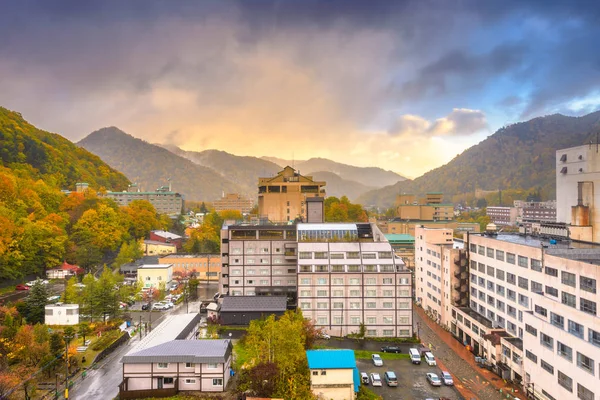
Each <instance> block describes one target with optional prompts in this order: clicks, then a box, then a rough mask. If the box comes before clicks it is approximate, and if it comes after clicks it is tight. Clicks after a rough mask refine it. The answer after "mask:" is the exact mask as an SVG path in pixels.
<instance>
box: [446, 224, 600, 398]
mask: <svg viewBox="0 0 600 400" xmlns="http://www.w3.org/2000/svg"><path fill="white" fill-rule="evenodd" d="M468 254H469V281H470V287H469V294H470V301H469V307H463V308H460V307H453V312H452V315H453V321H452V323H451V332H452V333H453V334H454V335H455V336H457V338H458V339H459V340H460V341H461V342H463V343H465V344H466V345H468V346H470V347H471V348H472V349H473V351H474V352H475V353H476V354H477V355H481V356H483V357H484V358H486V359H487V361H488V362H489V363H490V364H492V365H493V366H494V367H495V369H496V371H497V372H498V373H499V375H501V376H502V377H503V378H508V379H513V380H516V381H518V382H522V384H523V385H524V388H525V390H526V391H528V392H530V393H531V394H533V393H535V396H537V397H536V398H540V399H567V398H582V399H595V398H597V397H594V396H598V395H599V394H600V391H599V390H598V389H597V382H598V379H599V378H600V371H599V369H600V365H599V364H598V363H599V362H600V319H599V318H598V311H597V305H598V302H599V301H600V296H599V295H598V290H597V282H598V280H600V269H599V268H598V265H599V264H600V246H599V245H594V244H589V243H581V242H574V241H573V242H569V243H565V244H563V243H561V242H554V243H550V242H548V241H545V240H540V238H539V237H534V238H532V237H525V236H517V235H501V234H500V235H497V236H478V235H470V237H469V242H468Z"/></svg>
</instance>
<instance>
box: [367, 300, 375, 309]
mask: <svg viewBox="0 0 600 400" xmlns="http://www.w3.org/2000/svg"><path fill="white" fill-rule="evenodd" d="M365 304H366V306H367V308H377V303H375V302H374V301H369V302H367V303H365Z"/></svg>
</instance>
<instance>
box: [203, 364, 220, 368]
mask: <svg viewBox="0 0 600 400" xmlns="http://www.w3.org/2000/svg"><path fill="white" fill-rule="evenodd" d="M218 367H219V364H217V363H208V364H206V368H208V369H217V368H218Z"/></svg>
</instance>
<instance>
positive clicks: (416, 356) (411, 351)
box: [408, 348, 421, 364]
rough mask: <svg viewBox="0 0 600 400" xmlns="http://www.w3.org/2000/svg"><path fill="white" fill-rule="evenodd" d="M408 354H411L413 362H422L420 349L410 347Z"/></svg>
mask: <svg viewBox="0 0 600 400" xmlns="http://www.w3.org/2000/svg"><path fill="white" fill-rule="evenodd" d="M408 354H409V355H410V361H411V362H412V363H413V364H421V354H420V353H419V350H417V349H415V348H410V349H408Z"/></svg>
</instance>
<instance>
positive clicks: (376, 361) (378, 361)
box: [371, 354, 383, 367]
mask: <svg viewBox="0 0 600 400" xmlns="http://www.w3.org/2000/svg"><path fill="white" fill-rule="evenodd" d="M371 360H373V365H374V366H376V367H383V360H382V359H381V356H380V355H379V354H372V355H371Z"/></svg>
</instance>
